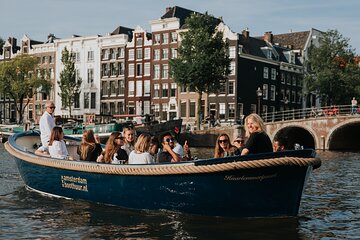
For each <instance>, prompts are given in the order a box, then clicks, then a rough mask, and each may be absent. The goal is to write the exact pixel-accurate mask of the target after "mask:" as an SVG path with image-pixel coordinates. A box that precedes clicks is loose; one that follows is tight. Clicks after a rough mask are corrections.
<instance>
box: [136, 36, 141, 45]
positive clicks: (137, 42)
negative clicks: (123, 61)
mask: <svg viewBox="0 0 360 240" xmlns="http://www.w3.org/2000/svg"><path fill="white" fill-rule="evenodd" d="M141 45H142V37H138V38H136V46H141Z"/></svg>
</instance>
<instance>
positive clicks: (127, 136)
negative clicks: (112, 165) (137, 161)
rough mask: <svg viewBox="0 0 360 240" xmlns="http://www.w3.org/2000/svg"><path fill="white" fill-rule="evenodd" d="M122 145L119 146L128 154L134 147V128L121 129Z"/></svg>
mask: <svg viewBox="0 0 360 240" xmlns="http://www.w3.org/2000/svg"><path fill="white" fill-rule="evenodd" d="M123 136H124V145H123V146H122V147H121V148H122V149H124V150H125V151H126V153H127V155H129V154H130V153H131V152H132V151H133V150H134V149H135V130H134V128H132V127H126V128H124V129H123Z"/></svg>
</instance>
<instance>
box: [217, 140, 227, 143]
mask: <svg viewBox="0 0 360 240" xmlns="http://www.w3.org/2000/svg"><path fill="white" fill-rule="evenodd" d="M227 142H228V140H226V139H225V140H219V143H227Z"/></svg>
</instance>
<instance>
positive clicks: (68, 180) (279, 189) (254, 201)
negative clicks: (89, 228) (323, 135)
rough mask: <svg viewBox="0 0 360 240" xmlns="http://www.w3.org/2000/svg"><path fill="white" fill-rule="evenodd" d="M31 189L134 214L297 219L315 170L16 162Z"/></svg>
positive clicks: (307, 167)
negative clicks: (203, 170)
mask: <svg viewBox="0 0 360 240" xmlns="http://www.w3.org/2000/svg"><path fill="white" fill-rule="evenodd" d="M16 162H17V165H18V168H19V171H20V174H21V177H22V179H23V180H24V182H25V184H26V185H27V186H29V187H30V188H32V189H35V190H38V191H41V192H44V193H48V194H52V195H57V196H62V197H67V198H73V199H84V200H89V201H93V202H98V203H104V204H111V205H117V206H121V207H125V208H134V209H151V210H156V209H167V210H174V211H180V212H187V213H193V214H201V215H216V216H232V217H267V216H296V215H297V213H298V210H299V205H300V200H301V195H302V191H303V188H304V184H305V179H306V177H307V174H308V173H309V171H310V170H311V169H312V167H311V166H304V167H295V166H281V167H274V168H260V169H259V168H257V169H239V170H234V171H226V172H220V173H219V172H217V173H207V174H185V175H155V176H136V175H135V176H134V175H114V174H100V173H89V172H79V171H71V170H64V169H57V168H53V167H46V166H40V165H37V164H32V163H29V162H26V161H23V160H21V159H19V158H16Z"/></svg>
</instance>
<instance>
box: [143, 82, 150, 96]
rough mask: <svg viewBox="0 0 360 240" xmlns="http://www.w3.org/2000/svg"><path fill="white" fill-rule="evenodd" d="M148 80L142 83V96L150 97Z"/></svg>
mask: <svg viewBox="0 0 360 240" xmlns="http://www.w3.org/2000/svg"><path fill="white" fill-rule="evenodd" d="M150 91H151V90H150V80H145V81H144V96H150Z"/></svg>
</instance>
